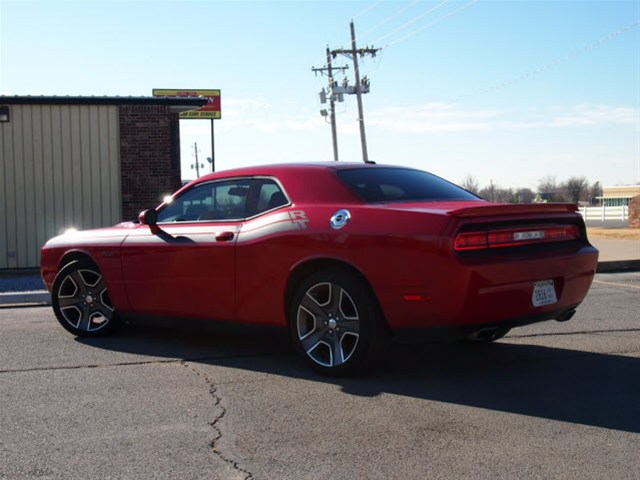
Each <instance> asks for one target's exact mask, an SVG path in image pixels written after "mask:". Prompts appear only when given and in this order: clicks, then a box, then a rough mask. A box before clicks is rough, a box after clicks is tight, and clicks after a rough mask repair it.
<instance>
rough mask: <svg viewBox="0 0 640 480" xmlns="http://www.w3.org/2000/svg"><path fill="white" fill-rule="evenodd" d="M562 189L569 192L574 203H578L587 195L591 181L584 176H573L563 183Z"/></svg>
mask: <svg viewBox="0 0 640 480" xmlns="http://www.w3.org/2000/svg"><path fill="white" fill-rule="evenodd" d="M562 189H563V190H564V191H565V192H566V193H567V196H568V197H569V199H570V200H571V202H572V203H578V202H579V201H580V200H581V199H582V198H583V197H585V196H586V194H587V191H588V189H589V182H588V181H587V179H586V178H584V177H571V178H569V180H567V181H566V182H564V183H563V184H562Z"/></svg>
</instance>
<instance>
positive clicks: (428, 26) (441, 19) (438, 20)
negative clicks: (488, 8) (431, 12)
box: [385, 0, 478, 48]
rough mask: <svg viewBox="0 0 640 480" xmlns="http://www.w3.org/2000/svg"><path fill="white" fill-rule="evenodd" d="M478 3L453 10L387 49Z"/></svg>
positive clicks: (469, 3)
mask: <svg viewBox="0 0 640 480" xmlns="http://www.w3.org/2000/svg"><path fill="white" fill-rule="evenodd" d="M477 1H478V0H471V1H470V2H468V3H466V4H464V5H462V6H461V7H458V8H456V9H455V10H452V11H451V12H449V13H447V14H446V15H444V16H442V17H440V18H438V19H436V20H434V21H433V22H430V23H428V24H426V25H425V26H423V27H421V28H419V29H418V30H415V31H413V32H411V33H409V34H407V35H405V36H404V37H401V38H399V39H398V40H395V41H393V42H391V43H388V44H387V45H385V48H388V47H392V46H394V45H397V44H398V43H400V42H403V41H405V40H407V39H409V38H411V37H413V36H414V35H417V34H419V33H421V32H424V31H425V30H426V29H428V28H431V27H433V26H434V25H436V24H438V23H440V22H441V21H443V20H445V19H447V18H449V17H451V16H453V15H455V14H456V13H459V12H461V11H462V10H464V9H466V8H468V7H470V6H471V5H473V4H474V3H476V2H477Z"/></svg>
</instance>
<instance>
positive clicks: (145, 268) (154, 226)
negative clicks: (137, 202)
mask: <svg viewBox="0 0 640 480" xmlns="http://www.w3.org/2000/svg"><path fill="white" fill-rule="evenodd" d="M597 260H598V251H597V250H596V249H595V248H594V247H593V246H591V245H590V244H589V242H588V240H587V236H586V232H585V226H584V222H583V221H582V218H581V216H580V215H579V214H578V213H577V212H576V207H575V206H574V205H569V204H533V205H511V204H495V203H489V202H486V201H484V200H482V199H480V198H478V197H476V196H475V195H473V194H471V193H469V192H468V191H466V190H464V189H462V188H460V187H458V186H456V185H454V184H452V183H449V182H447V181H446V180H443V179H441V178H439V177H437V176H434V175H432V174H429V173H427V172H424V171H421V170H415V169H410V168H403V167H396V166H388V165H387V166H385V165H373V164H353V163H336V162H332V163H313V164H287V165H270V166H261V167H252V168H242V169H236V170H229V171H225V172H218V173H215V174H210V175H207V176H205V177H202V178H200V179H198V180H196V181H194V182H192V183H190V184H188V185H186V186H185V187H183V188H182V189H180V190H179V191H178V192H176V193H175V194H174V195H173V196H172V197H171V198H170V199H168V200H167V201H165V202H164V203H163V204H161V205H160V206H159V207H157V208H155V209H150V210H146V211H144V212H142V213H141V214H140V217H139V219H138V221H134V222H127V223H121V224H119V225H116V226H114V227H111V228H105V229H99V230H92V231H83V232H75V233H68V234H65V235H61V236H58V237H55V238H53V239H51V240H49V241H48V242H47V243H46V245H45V246H44V247H43V248H42V265H41V270H42V276H43V278H44V281H45V283H46V285H47V288H48V289H49V290H50V291H51V296H52V304H53V309H54V311H55V314H56V317H57V318H58V320H59V321H60V323H61V324H62V326H63V327H64V328H65V329H67V330H68V331H70V332H71V333H73V334H74V335H80V336H94V335H103V334H106V333H107V332H109V331H111V330H113V328H115V327H116V326H117V325H118V324H119V323H120V322H121V320H122V318H123V316H126V315H140V314H147V315H154V316H163V317H167V316H169V317H181V318H200V319H215V320H223V321H232V322H247V323H255V324H263V325H281V326H288V328H289V329H290V331H291V336H292V339H293V342H294V343H295V345H296V347H297V349H298V350H299V351H300V353H301V355H302V357H303V358H304V359H305V360H306V361H307V362H308V363H309V364H310V365H311V366H312V367H313V368H315V369H316V370H318V371H320V372H322V373H330V374H336V375H339V374H352V373H356V372H359V371H361V370H362V369H363V368H366V367H367V366H369V365H371V363H372V362H373V361H374V360H375V359H376V357H377V356H378V355H379V354H380V352H381V346H382V345H383V344H384V343H385V339H387V338H388V337H389V336H391V335H394V334H400V333H407V332H409V333H410V334H414V333H418V331H420V332H421V333H422V332H425V331H428V332H431V333H438V334H439V336H442V334H446V335H448V336H450V337H453V338H456V337H457V338H460V339H467V340H471V341H479V342H491V341H494V340H496V339H498V338H500V337H502V336H504V335H505V334H506V333H507V332H508V331H509V330H510V329H511V328H513V327H517V326H521V325H527V324H530V323H534V322H540V321H544V320H552V319H555V320H558V321H564V320H568V319H570V318H571V317H572V316H573V314H574V313H575V311H576V307H577V306H578V305H579V304H580V302H582V300H583V299H584V297H585V295H586V294H587V291H588V290H589V286H590V285H591V282H592V280H593V276H594V273H595V269H596V264H597Z"/></svg>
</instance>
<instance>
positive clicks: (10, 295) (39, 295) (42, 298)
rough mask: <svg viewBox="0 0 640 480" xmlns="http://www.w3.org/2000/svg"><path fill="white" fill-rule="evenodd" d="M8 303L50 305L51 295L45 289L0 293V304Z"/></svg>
mask: <svg viewBox="0 0 640 480" xmlns="http://www.w3.org/2000/svg"><path fill="white" fill-rule="evenodd" d="M9 305H11V306H13V305H51V295H50V294H49V292H47V291H46V290H34V291H29V292H2V293H0V306H9Z"/></svg>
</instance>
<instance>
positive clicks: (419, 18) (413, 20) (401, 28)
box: [374, 0, 451, 43]
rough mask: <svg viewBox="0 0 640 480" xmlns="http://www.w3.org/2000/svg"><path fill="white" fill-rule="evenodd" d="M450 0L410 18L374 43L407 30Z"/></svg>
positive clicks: (443, 0)
mask: <svg viewBox="0 0 640 480" xmlns="http://www.w3.org/2000/svg"><path fill="white" fill-rule="evenodd" d="M450 1H451V0H442V2H440V3H439V4H437V5H436V6H434V7H431V8H430V9H428V10H427V11H425V12H422V13H421V14H420V15H418V16H417V17H414V18H412V19H411V20H409V21H408V22H406V23H404V24H403V25H400V26H399V27H398V28H396V29H394V30H392V31H390V32H389V33H387V34H385V35H383V36H382V37H380V38H378V39H377V40H376V41H375V42H374V43H380V42H381V41H382V40H384V39H385V38H387V37H390V36H391V35H393V34H394V33H397V32H399V31H401V30H404V29H405V28H407V27H408V26H410V25H413V24H414V23H416V22H417V21H418V20H421V19H423V18H424V17H426V16H427V15H429V14H430V13H432V12H435V11H436V10H438V9H439V8H440V7H442V6H444V5H445V4H447V3H449V2H450Z"/></svg>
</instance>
